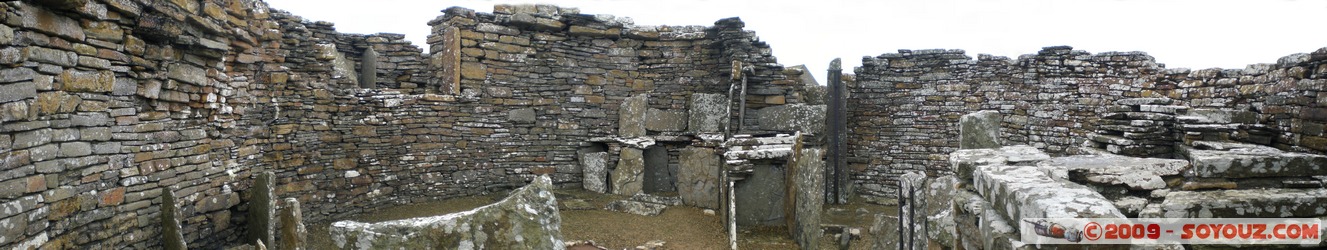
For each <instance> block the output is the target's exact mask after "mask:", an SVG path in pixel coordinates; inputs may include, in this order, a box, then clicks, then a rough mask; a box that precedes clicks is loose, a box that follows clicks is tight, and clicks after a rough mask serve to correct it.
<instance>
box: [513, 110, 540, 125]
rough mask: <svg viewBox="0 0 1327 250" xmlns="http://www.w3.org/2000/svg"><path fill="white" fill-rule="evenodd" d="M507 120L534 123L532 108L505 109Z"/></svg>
mask: <svg viewBox="0 0 1327 250" xmlns="http://www.w3.org/2000/svg"><path fill="white" fill-rule="evenodd" d="M507 120H510V121H511V122H515V123H534V122H535V112H534V108H523V109H513V110H511V111H507Z"/></svg>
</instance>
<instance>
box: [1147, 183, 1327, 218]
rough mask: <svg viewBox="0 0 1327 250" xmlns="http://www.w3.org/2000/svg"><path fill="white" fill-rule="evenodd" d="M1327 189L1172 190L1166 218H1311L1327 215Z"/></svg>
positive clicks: (1164, 208) (1163, 206)
mask: <svg viewBox="0 0 1327 250" xmlns="http://www.w3.org/2000/svg"><path fill="white" fill-rule="evenodd" d="M1322 204H1327V189H1321V188H1312V189H1280V188H1272V189H1245V190H1215V191H1171V192H1170V193H1169V194H1167V195H1166V199H1165V201H1162V202H1161V206H1160V208H1161V211H1160V212H1161V214H1160V215H1161V216H1162V217H1163V218H1308V217H1320V216H1323V215H1324V214H1327V208H1324V207H1323V206H1322Z"/></svg>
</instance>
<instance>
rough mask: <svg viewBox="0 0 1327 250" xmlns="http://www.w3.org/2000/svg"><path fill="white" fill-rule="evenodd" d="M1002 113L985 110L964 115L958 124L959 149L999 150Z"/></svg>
mask: <svg viewBox="0 0 1327 250" xmlns="http://www.w3.org/2000/svg"><path fill="white" fill-rule="evenodd" d="M1002 121H1003V120H1002V119H1001V118H1000V112H999V111H995V110H983V111H977V112H974V113H969V114H966V115H963V117H961V118H959V122H958V127H959V128H958V131H959V132H958V148H959V149H978V148H998V147H1000V145H1001V144H1002V142H1001V139H1000V122H1002Z"/></svg>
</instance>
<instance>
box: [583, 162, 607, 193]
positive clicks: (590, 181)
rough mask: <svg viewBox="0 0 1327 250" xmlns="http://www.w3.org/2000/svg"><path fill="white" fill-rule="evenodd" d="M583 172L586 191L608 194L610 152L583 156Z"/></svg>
mask: <svg viewBox="0 0 1327 250" xmlns="http://www.w3.org/2000/svg"><path fill="white" fill-rule="evenodd" d="M581 171H583V174H584V177H583V178H582V179H581V180H582V184H583V185H582V186H584V187H585V190H590V191H594V192H597V193H607V192H608V152H594V153H584V154H581Z"/></svg>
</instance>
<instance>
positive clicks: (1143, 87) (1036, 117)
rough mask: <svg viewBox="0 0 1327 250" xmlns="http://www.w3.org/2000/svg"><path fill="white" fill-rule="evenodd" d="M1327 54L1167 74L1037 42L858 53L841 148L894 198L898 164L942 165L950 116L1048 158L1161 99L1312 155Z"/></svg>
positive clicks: (1143, 60) (869, 181)
mask: <svg viewBox="0 0 1327 250" xmlns="http://www.w3.org/2000/svg"><path fill="white" fill-rule="evenodd" d="M1324 64H1327V49H1320V50H1318V51H1317V52H1313V53H1307V54H1296V55H1291V56H1287V57H1285V58H1282V59H1281V60H1279V62H1278V63H1276V64H1254V65H1250V66H1249V67H1248V68H1246V69H1243V70H1232V69H1224V70H1223V69H1204V70H1188V69H1166V68H1165V67H1164V65H1161V64H1157V63H1156V62H1155V61H1154V60H1153V58H1152V57H1151V56H1148V55H1147V54H1145V53H1142V52H1105V53H1099V54H1090V53H1087V52H1085V51H1080V50H1073V49H1072V48H1070V47H1067V46H1057V47H1046V48H1044V49H1043V50H1042V51H1039V52H1038V53H1037V54H1031V55H1024V56H1020V57H1019V58H1018V59H1013V60H1011V59H1008V58H1004V57H994V56H988V55H980V56H979V57H978V58H977V59H976V60H973V59H972V58H970V57H968V56H966V55H964V51H962V50H917V51H911V50H901V51H899V53H891V54H884V55H881V56H877V57H865V58H863V61H862V65H863V66H862V67H860V68H858V69H857V70H856V76H855V77H856V79H855V80H856V81H855V82H852V83H851V84H850V85H849V92H850V93H851V98H850V99H849V104H848V106H849V111H850V114H849V117H850V118H849V123H848V124H849V125H848V126H849V136H848V138H849V141H848V144H849V151H850V153H849V154H850V156H851V158H850V159H851V162H850V163H851V165H853V168H854V170H856V172H855V174H854V180H855V182H856V183H857V184H858V186H857V190H858V191H859V193H864V194H867V195H872V196H880V197H892V196H894V195H893V194H894V193H895V192H896V191H895V190H896V189H895V188H896V187H897V178H898V176H899V175H901V174H903V173H904V172H905V171H909V170H919V171H927V172H928V173H938V172H942V171H948V169H947V166H948V165H947V164H944V161H945V159H946V158H945V156H946V155H947V154H948V153H950V152H952V151H954V150H956V149H957V148H958V134H957V132H958V131H957V130H958V128H957V125H956V124H958V118H959V117H960V116H961V115H963V114H966V113H969V112H975V111H980V110H996V111H999V112H1000V113H1001V115H1002V116H1003V117H1004V121H1003V123H1002V126H1003V128H1002V131H1001V134H1002V136H1003V137H1004V138H1002V139H1004V141H1005V143H1006V144H1008V145H1016V144H1026V145H1031V146H1035V147H1037V148H1039V149H1042V150H1045V151H1046V152H1048V153H1051V154H1056V155H1065V154H1078V153H1082V152H1081V151H1080V149H1079V146H1081V145H1082V143H1083V140H1085V139H1086V138H1088V134H1089V133H1091V132H1093V131H1094V130H1096V127H1095V126H1096V124H1097V121H1098V120H1099V119H1100V116H1101V115H1102V114H1104V113H1106V112H1108V110H1107V109H1106V107H1107V106H1108V105H1109V104H1110V103H1112V102H1113V101H1115V100H1119V99H1124V98H1135V97H1168V98H1171V99H1174V100H1176V103H1177V104H1180V105H1190V106H1193V107H1211V108H1226V109H1238V110H1249V111H1253V112H1255V113H1257V116H1258V119H1259V120H1258V121H1259V123H1260V124H1263V125H1266V126H1268V127H1273V128H1274V129H1275V130H1277V131H1281V132H1280V134H1279V135H1278V136H1276V137H1275V138H1274V139H1273V140H1272V141H1273V143H1272V144H1273V145H1272V146H1276V147H1278V148H1282V149H1284V150H1291V151H1306V152H1315V153H1322V152H1324V151H1323V148H1324V147H1327V145H1324V140H1323V139H1322V138H1324V137H1322V135H1323V134H1322V129H1320V128H1322V127H1323V122H1324V120H1325V119H1327V118H1324V116H1327V109H1324V108H1323V107H1324V105H1323V104H1322V103H1323V100H1325V99H1324V98H1323V96H1324V94H1322V93H1321V92H1322V89H1323V88H1324V84H1325V83H1327V66H1323V65H1324Z"/></svg>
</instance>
